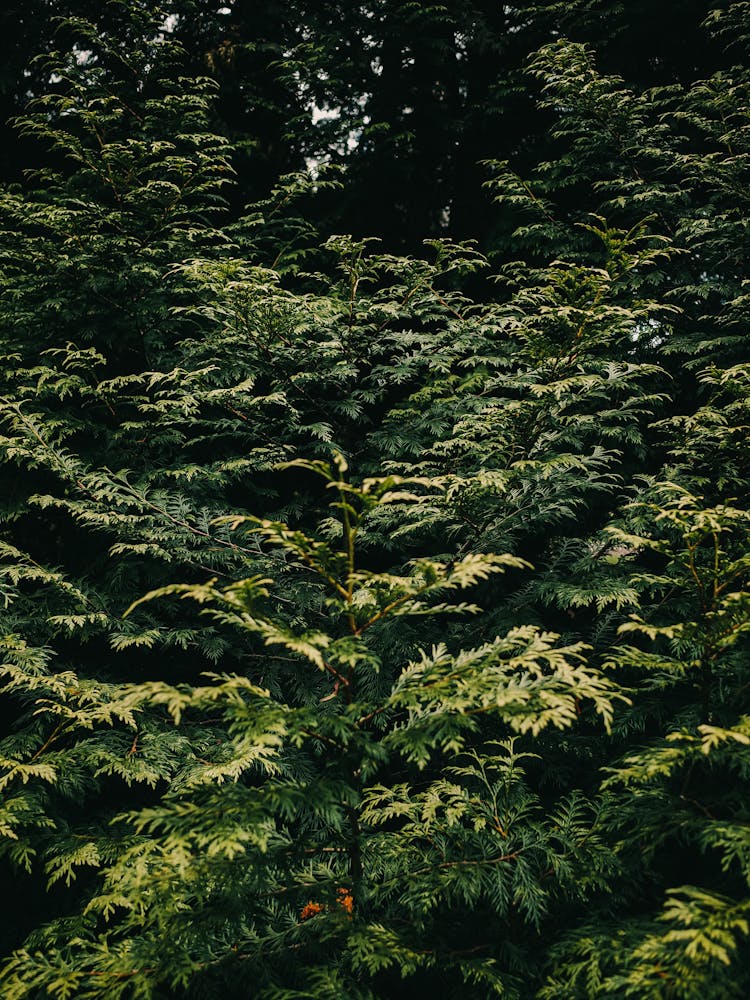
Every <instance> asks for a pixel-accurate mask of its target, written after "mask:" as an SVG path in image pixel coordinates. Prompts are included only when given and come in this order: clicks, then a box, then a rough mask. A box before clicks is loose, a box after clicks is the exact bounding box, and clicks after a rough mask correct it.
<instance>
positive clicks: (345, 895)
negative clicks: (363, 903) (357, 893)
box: [336, 888, 354, 913]
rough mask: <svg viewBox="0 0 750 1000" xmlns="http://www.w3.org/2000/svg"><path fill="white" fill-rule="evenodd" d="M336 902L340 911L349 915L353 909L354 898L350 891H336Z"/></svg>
mask: <svg viewBox="0 0 750 1000" xmlns="http://www.w3.org/2000/svg"><path fill="white" fill-rule="evenodd" d="M336 902H337V903H338V904H339V906H340V907H341V909H342V910H346V912H347V913H351V912H352V910H353V909H354V896H352V894H351V890H349V889H343V888H341V889H337V890H336Z"/></svg>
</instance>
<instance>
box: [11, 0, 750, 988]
mask: <svg viewBox="0 0 750 1000" xmlns="http://www.w3.org/2000/svg"><path fill="white" fill-rule="evenodd" d="M230 6H231V5H230ZM404 6H409V5H404ZM541 6H544V5H541ZM548 6H549V5H548ZM584 6H585V5H584ZM605 6H606V5H605ZM612 6H613V7H614V6H617V5H612ZM101 7H102V10H104V9H105V8H106V12H107V18H106V19H105V18H104V16H103V15H102V18H101V19H99V20H96V19H94V20H93V21H92V22H91V23H89V22H87V21H86V20H83V19H78V20H73V21H68V22H66V23H65V24H63V26H62V28H61V29H60V31H61V36H60V37H62V38H71V37H75V38H76V39H77V42H76V45H75V46H71V45H63V46H61V48H60V50H59V51H58V52H52V53H48V54H47V55H45V59H44V63H43V65H42V66H41V68H40V64H39V63H37V64H35V66H34V70H33V72H34V74H36V76H35V79H36V80H37V81H41V83H37V84H36V85H35V86H36V88H37V89H36V91H35V96H34V100H33V101H32V103H31V104H30V106H29V108H28V110H27V111H26V112H25V114H24V116H23V117H22V118H21V119H20V120H19V121H17V122H16V125H15V128H16V129H17V130H18V133H19V135H20V136H21V137H22V138H21V139H19V142H21V144H22V145H21V148H23V149H24V150H28V151H30V152H29V153H28V155H29V164H30V166H33V167H34V168H35V169H34V170H32V171H30V172H27V173H26V174H25V175H23V176H22V177H21V179H20V180H19V179H18V178H15V179H14V178H9V179H8V182H7V183H6V184H5V186H4V188H3V189H2V193H1V194H0V214H1V216H2V225H1V227H0V284H1V288H2V295H1V297H0V338H1V339H2V359H3V363H2V369H1V371H0V455H1V456H2V457H1V459H0V460H1V461H2V477H1V479H0V514H1V525H2V534H0V593H1V595H2V602H3V610H2V619H1V621H0V642H1V643H2V689H1V691H2V696H1V701H0V711H1V712H2V721H3V738H2V740H0V765H2V769H1V771H0V774H1V777H0V788H1V789H2V800H1V804H0V852H1V855H2V869H1V870H0V878H1V879H2V885H3V888H4V895H5V899H6V901H5V903H4V912H5V916H4V917H3V920H2V925H3V928H2V939H3V940H2V944H3V946H4V951H5V959H4V964H3V966H2V971H1V972H0V994H1V995H2V996H3V998H7V1000H21V998H29V1000H31V998H35V1000H36V998H47V997H49V998H54V1000H66V998H71V1000H72V998H101V1000H118V998H123V1000H124V998H131V997H132V998H153V1000H156V998H213V997H224V998H227V1000H234V998H237V1000H239V998H246V997H247V998H249V997H252V998H256V997H257V998H259V1000H260V998H262V1000H292V998H303V997H309V998H315V1000H319V998H320V1000H325V998H331V1000H333V998H337V1000H338V998H352V1000H354V998H356V1000H376V998H383V1000H389V998H399V997H407V996H408V997H410V998H412V1000H414V998H421V997H428V996H441V997H456V998H462V1000H464V998H466V1000H468V998H473V997H474V998H487V997H492V996H500V997H504V998H508V1000H511V998H514V1000H515V998H518V1000H527V998H528V1000H531V998H536V1000H579V998H599V997H612V998H614V997H633V998H654V1000H656V998H659V1000H672V998H679V1000H724V998H735V997H736V998H744V997H747V996H748V995H749V994H750V947H749V946H748V935H749V933H750V892H749V891H748V880H749V879H750V795H749V791H750V790H749V788H748V772H749V771H750V502H749V501H750V447H749V444H748V439H749V436H750V346H749V345H750V340H749V339H748V332H747V323H748V319H747V317H748V307H749V304H750V299H749V297H748V277H749V276H750V264H749V253H750V250H749V248H750V63H748V58H747V57H748V42H749V41H750V5H749V4H747V3H726V4H724V5H723V7H722V9H721V10H720V11H717V12H714V13H711V14H709V12H708V10H707V11H706V12H705V13H706V14H707V15H708V17H707V20H706V22H705V24H704V27H703V29H702V30H703V31H704V32H705V36H704V37H705V46H706V51H707V52H710V53H715V52H719V53H721V58H720V59H719V60H718V61H717V64H716V67H715V69H714V71H712V72H711V73H708V74H707V75H706V76H705V78H700V79H692V80H690V81H688V82H685V80H681V79H677V78H676V77H675V78H674V79H672V80H671V82H669V81H668V82H663V81H662V82H661V83H660V84H659V86H649V87H646V86H643V85H641V84H640V83H637V84H633V85H632V86H631V85H630V84H629V83H628V81H627V80H624V79H622V78H621V77H619V76H617V75H614V74H607V73H604V72H601V71H599V70H598V69H597V55H596V52H595V51H593V50H592V49H591V48H590V47H588V46H586V45H585V44H583V43H581V42H577V41H569V40H566V39H564V38H560V37H558V38H556V39H554V38H553V39H552V41H549V42H548V44H546V45H544V46H542V47H541V48H539V49H537V50H536V52H535V53H534V54H533V55H532V56H531V57H530V60H529V62H528V64H527V68H526V71H525V75H524V76H519V77H518V79H519V80H522V81H523V86H524V87H525V88H526V90H525V94H526V96H527V97H528V100H529V101H531V100H532V99H533V100H536V101H537V102H538V112H537V117H536V118H535V119H534V121H535V122H537V123H538V122H540V121H542V122H544V123H546V124H545V131H544V132H543V133H542V132H540V133H539V135H538V136H537V140H538V141H537V143H536V146H534V144H533V143H532V144H530V145H527V146H526V148H525V149H524V148H521V147H519V149H520V152H519V157H520V159H523V160H524V162H525V168H524V171H523V172H522V173H519V172H518V165H517V164H515V163H514V162H512V161H511V162H508V161H505V160H502V161H501V160H498V159H494V160H492V162H488V163H486V164H485V165H484V167H483V169H484V171H485V176H486V177H487V178H488V181H487V189H486V191H485V193H484V197H486V199H487V203H488V205H490V203H491V204H492V205H493V207H492V209H491V211H492V212H494V213H495V214H494V215H493V218H494V219H496V220H499V222H498V223H497V226H498V228H497V231H496V233H495V238H494V242H491V243H488V244H487V245H485V246H483V247H481V248H480V247H479V246H477V244H475V243H473V242H471V241H466V242H461V241H455V240H452V239H450V238H448V236H447V235H439V234H438V235H436V234H434V233H433V234H427V235H429V236H430V237H431V238H429V239H427V240H426V242H425V243H424V245H423V251H422V252H421V253H419V254H415V255H409V256H405V255H400V254H398V253H395V252H391V251H392V250H393V249H394V248H393V247H392V246H388V245H384V244H381V243H379V242H378V241H377V240H376V239H374V238H372V239H371V238H366V237H363V236H359V235H356V236H348V235H337V234H336V233H335V232H334V233H331V232H330V231H326V229H325V227H324V226H321V225H318V224H317V223H318V222H319V220H320V219H321V218H322V217H323V214H322V213H321V212H320V211H319V210H318V208H316V207H315V206H317V205H320V204H323V205H328V206H331V205H335V204H336V203H337V200H338V199H341V200H343V201H346V199H347V198H349V197H350V195H349V193H348V192H349V191H350V188H349V187H348V185H351V184H355V183H360V184H361V183H363V181H362V179H361V178H360V179H359V180H357V177H356V171H355V173H354V180H352V178H351V177H350V176H349V175H347V173H346V172H344V173H339V172H337V171H336V170H335V169H333V168H330V167H327V166H326V164H325V163H323V162H313V163H312V164H311V168H312V172H311V173H304V172H298V173H292V174H286V175H283V176H281V177H279V178H277V180H276V181H275V183H274V185H273V189H272V190H271V191H270V192H269V193H268V195H267V197H265V198H263V199H262V200H256V201H255V202H254V203H253V204H251V205H249V206H248V207H247V208H246V209H245V210H244V211H237V210H234V209H233V210H231V211H230V210H229V208H228V207H227V206H232V205H235V202H236V198H235V195H234V194H233V193H232V192H233V190H235V189H236V187H237V186H238V185H241V184H242V175H241V169H240V167H241V165H242V164H243V163H244V162H245V159H246V158H250V159H252V149H250V150H248V148H247V144H245V145H243V143H242V142H241V141H240V140H239V139H235V138H233V139H232V140H231V141H230V140H228V139H226V138H223V137H222V136H221V135H220V134H217V129H216V123H217V117H216V109H215V101H216V84H215V82H214V81H213V80H212V79H211V78H209V77H208V76H199V75H195V73H193V72H192V71H191V70H190V60H189V59H188V52H187V48H186V44H187V43H186V42H185V41H184V39H183V40H181V39H180V37H179V33H176V32H175V30H174V25H175V21H174V19H172V20H171V21H167V22H166V26H165V18H166V16H167V14H168V13H169V11H167V10H157V9H156V5H155V4H152V3H137V2H135V0H131V2H127V3H124V2H123V3H116V4H106V5H101ZM430 9H431V10H432V9H433V8H430ZM448 9H450V6H449V8H448ZM691 9H692V8H691ZM66 33H67V34H66ZM300 52H302V49H300ZM300 58H301V56H300ZM292 65H293V64H292ZM309 65H314V61H313V63H312V64H309ZM290 72H291V71H290ZM186 74H187V75H186ZM517 85H518V86H520V84H517ZM509 93H510V94H511V96H509V97H508V98H507V99H508V100H509V101H511V100H514V99H515V98H514V97H513V93H515V91H513V88H509ZM290 127H291V126H290ZM355 138H356V137H355ZM352 141H355V140H354V139H353V140H352ZM364 141H365V140H364V139H363V140H362V142H364ZM535 149H536V151H537V152H534V150H535ZM34 150H37V151H39V150H41V151H42V152H33V151H34ZM537 153H538V154H539V155H537ZM521 154H523V155H522V156H521ZM40 164H41V165H40ZM238 171H239V176H238ZM360 193H361V192H360ZM373 197H375V196H374V195H373ZM233 199H235V200H234V201H233ZM488 211H490V209H489V208H488ZM373 235H374V236H378V235H379V234H378V233H377V232H376V233H374V234H373Z"/></svg>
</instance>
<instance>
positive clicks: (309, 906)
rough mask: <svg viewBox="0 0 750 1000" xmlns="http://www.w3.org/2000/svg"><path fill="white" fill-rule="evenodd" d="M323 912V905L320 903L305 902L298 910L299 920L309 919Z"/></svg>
mask: <svg viewBox="0 0 750 1000" xmlns="http://www.w3.org/2000/svg"><path fill="white" fill-rule="evenodd" d="M322 912H323V907H322V906H321V905H320V903H305V905H304V906H303V907H302V910H301V911H300V915H299V918H300V920H309V919H310V917H315V916H317V914H318V913H322Z"/></svg>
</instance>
